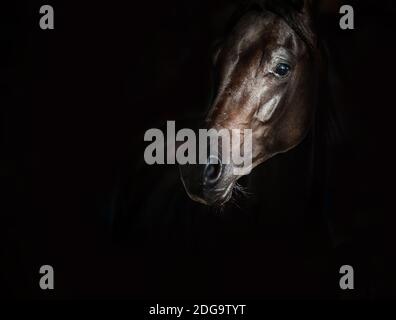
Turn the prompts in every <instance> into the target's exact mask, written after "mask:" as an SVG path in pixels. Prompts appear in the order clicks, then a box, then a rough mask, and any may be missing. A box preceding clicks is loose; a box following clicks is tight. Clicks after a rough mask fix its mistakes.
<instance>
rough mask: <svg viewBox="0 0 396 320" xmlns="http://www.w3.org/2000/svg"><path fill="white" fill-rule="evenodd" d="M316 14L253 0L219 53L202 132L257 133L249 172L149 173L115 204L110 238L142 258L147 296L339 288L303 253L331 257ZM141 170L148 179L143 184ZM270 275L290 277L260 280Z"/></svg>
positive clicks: (195, 169) (329, 127) (324, 75)
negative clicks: (240, 130)
mask: <svg viewBox="0 0 396 320" xmlns="http://www.w3.org/2000/svg"><path fill="white" fill-rule="evenodd" d="M315 10H316V9H315V2H314V1H309V0H301V1H291V0H289V1H286V0H285V1H264V0H262V1H251V2H249V3H248V4H247V5H246V6H245V5H244V6H243V7H242V8H240V9H238V10H237V12H236V14H235V16H234V17H232V19H231V22H230V25H229V28H227V32H226V35H225V37H224V39H223V40H222V41H220V42H219V44H218V46H217V47H216V49H215V50H214V54H213V62H214V81H213V82H214V85H215V86H214V94H213V99H212V103H211V106H210V108H209V110H208V111H207V112H206V116H205V117H204V121H203V126H204V127H205V128H209V129H210V128H215V129H221V128H225V129H227V130H231V129H234V128H237V129H244V128H251V129H252V133H253V148H252V159H253V167H254V169H253V170H252V172H251V173H250V174H249V175H244V176H237V175H233V174H231V172H232V170H231V168H232V166H233V164H232V163H230V164H223V163H220V162H218V163H217V164H213V163H211V162H209V161H208V163H207V164H206V165H183V166H179V168H178V167H177V166H165V168H166V169H164V167H161V166H150V167H147V166H145V167H144V169H141V168H139V169H135V170H134V171H133V172H132V173H130V175H129V176H128V177H127V178H126V179H125V182H124V183H122V185H121V187H119V189H118V192H117V193H116V195H115V197H114V200H113V201H112V203H113V204H112V208H111V212H112V214H111V217H112V221H113V223H112V227H113V229H112V232H113V236H114V241H115V242H116V243H119V244H120V243H121V244H123V245H127V246H128V248H129V249H128V250H134V252H135V254H137V252H138V253H139V254H137V255H138V256H139V255H140V256H141V257H144V259H143V260H145V261H146V263H145V268H147V269H146V273H149V274H150V277H149V278H150V281H149V284H146V286H145V288H144V289H142V290H143V291H144V292H146V293H147V295H149V296H151V295H155V296H158V295H161V293H162V292H164V291H161V290H163V288H165V287H167V288H170V289H169V290H170V291H169V290H168V291H166V293H164V296H166V297H167V298H169V297H171V296H176V297H180V296H186V295H188V296H193V297H203V296H204V297H210V296H214V297H218V296H222V297H224V294H226V295H227V296H228V295H229V296H233V297H235V296H238V297H240V296H244V297H246V296H257V294H260V296H262V293H261V290H262V288H263V287H264V285H265V288H266V290H267V291H266V292H267V294H269V292H271V296H272V297H273V296H277V295H282V296H283V295H287V296H289V295H294V294H295V292H296V291H294V290H296V288H297V287H299V288H305V289H303V290H306V291H307V294H310V293H311V291H313V292H317V291H319V292H322V291H323V288H324V287H326V286H329V287H332V284H329V283H328V281H330V280H323V279H328V278H329V277H326V276H320V273H317V276H318V278H315V279H314V280H312V281H311V283H313V286H315V285H316V283H317V285H318V286H320V288H315V287H314V288H310V287H309V286H308V285H307V283H306V282H305V280H304V279H306V277H308V275H307V273H310V272H311V271H312V270H313V266H312V265H310V264H309V263H308V265H307V262H306V259H305V258H306V257H312V255H313V256H315V257H317V256H318V252H320V255H319V256H320V259H330V258H329V257H327V256H326V255H325V254H324V253H323V252H326V250H327V249H328V248H329V247H331V245H332V242H334V239H332V234H331V233H332V228H331V222H330V221H329V218H328V216H327V215H326V214H327V213H328V212H327V211H329V210H328V209H329V208H328V207H326V201H325V200H326V199H325V198H326V177H327V173H326V169H327V167H328V159H329V154H330V153H329V150H330V149H331V145H332V141H333V140H334V139H335V138H334V137H335V136H337V135H336V134H335V132H336V131H337V126H338V124H337V117H336V114H335V112H334V109H333V108H332V103H331V98H332V93H331V92H330V85H329V79H328V77H329V74H328V64H327V57H326V49H325V46H324V45H323V44H322V43H321V41H320V38H319V36H318V33H317V30H316V21H315ZM201 125H202V122H200V120H196V121H195V122H194V123H192V124H191V126H198V127H199V126H201ZM241 144H243V139H242V140H241ZM211 156H213V155H211ZM216 156H218V155H216ZM218 159H219V160H220V157H219V158H218ZM142 172H145V173H144V174H143V173H142ZM146 173H147V174H146ZM138 175H141V176H144V179H141V181H139V182H137V181H136V177H137V176H138ZM131 248H132V249H131ZM181 252H182V254H181ZM259 252H265V254H264V256H263V255H262V254H258V253H259ZM285 252H286V253H288V254H283V253H285ZM323 255H324V256H325V257H323ZM268 259H269V260H270V261H276V264H275V265H272V264H268ZM318 259H319V258H318ZM308 260H309V259H308ZM330 260H331V259H330ZM330 260H329V261H328V262H325V263H324V265H325V266H326V267H324V268H325V269H326V268H327V267H328V266H329V268H330V266H331V265H332V261H330ZM147 261H149V262H147ZM296 261H297V262H296ZM158 263H160V264H161V268H160V269H159V268H157V267H156V265H157V264H158ZM299 263H301V264H299ZM291 264H294V265H295V268H294V269H293V270H291V269H288V268H287V266H289V265H291ZM191 270H199V272H198V271H191ZM327 271H328V270H327V269H326V270H325V271H323V272H327ZM274 272H281V273H282V274H283V278H282V279H281V280H280V279H279V278H277V280H275V279H274V280H273V281H272V280H270V279H268V278H265V277H264V275H265V274H266V273H267V274H271V273H274ZM315 272H316V271H315ZM315 272H314V274H315ZM191 273H193V274H194V276H191ZM236 273H239V274H242V275H243V276H241V277H239V278H235V274H236ZM189 275H190V276H189ZM230 277H231V278H232V281H231V282H230V281H229V279H230ZM330 278H331V277H330ZM183 279H184V280H183ZM187 280H188V281H187ZM323 281H325V282H326V283H325V284H323ZM158 283H161V285H158ZM319 283H320V285H319ZM307 286H308V288H307ZM290 288H293V289H290ZM289 289H290V290H291V291H287V290H289ZM145 290H146V291H145ZM310 290H311V291H310ZM153 292H154V293H153ZM181 292H182V293H181ZM172 293H173V294H174V295H172ZM156 294H157V295H156ZM233 294H235V295H233Z"/></svg>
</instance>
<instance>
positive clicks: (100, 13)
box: [0, 1, 396, 298]
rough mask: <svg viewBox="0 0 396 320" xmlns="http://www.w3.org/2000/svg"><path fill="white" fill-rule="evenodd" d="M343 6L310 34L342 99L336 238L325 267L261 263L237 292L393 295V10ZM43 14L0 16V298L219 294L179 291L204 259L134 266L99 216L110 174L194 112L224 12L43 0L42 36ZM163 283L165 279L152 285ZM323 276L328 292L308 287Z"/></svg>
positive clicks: (16, 7)
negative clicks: (184, 265)
mask: <svg viewBox="0 0 396 320" xmlns="http://www.w3.org/2000/svg"><path fill="white" fill-rule="evenodd" d="M349 3H350V4H352V5H353V6H354V8H355V27H356V29H355V30H353V31H350V30H347V31H341V30H340V28H339V26H338V21H339V15H338V13H337V10H338V9H337V8H338V6H339V5H337V4H335V5H331V1H330V5H329V6H328V7H326V8H327V9H326V10H327V11H326V10H325V14H324V16H323V17H322V21H321V27H322V28H323V32H324V33H325V35H326V37H327V40H328V43H329V46H330V51H331V52H332V55H333V59H334V65H335V67H336V70H337V73H338V77H339V78H340V79H341V80H342V81H341V83H342V84H341V85H340V86H341V87H342V88H341V89H344V93H343V95H342V96H341V98H340V100H341V102H340V104H339V111H340V112H341V113H342V118H343V121H344V124H345V126H346V128H347V129H346V135H347V139H346V143H345V145H346V147H345V150H346V151H345V158H343V157H342V156H341V157H339V158H340V159H341V162H340V165H339V166H338V168H339V171H338V172H337V175H338V176H339V177H341V178H340V179H339V180H336V181H338V182H339V184H338V185H337V189H338V190H339V193H340V194H341V196H340V197H339V199H341V200H339V201H340V203H339V204H338V207H340V208H342V212H341V213H340V215H339V216H341V218H339V219H341V220H342V219H345V220H348V226H349V227H348V228H349V229H348V232H347V233H349V234H350V237H351V238H350V242H348V245H347V246H346V247H342V248H341V249H337V250H334V251H333V252H332V253H331V254H332V255H334V256H336V259H335V261H336V262H334V261H333V260H332V261H333V262H332V263H333V264H330V265H329V264H328V261H329V260H328V259H325V258H324V259H323V260H321V258H320V257H319V259H318V260H316V261H315V262H313V263H311V262H310V261H308V262H307V265H309V267H308V268H305V269H304V266H301V265H286V266H282V267H279V265H278V264H277V263H276V262H273V261H268V262H266V263H267V265H270V266H269V267H268V268H267V269H266V270H265V272H268V273H269V274H267V280H266V281H267V283H268V287H267V288H265V287H264V288H263V292H260V291H259V290H253V291H252V292H249V283H250V282H249V281H251V282H254V275H252V276H251V278H249V281H247V283H248V284H245V285H246V287H247V289H246V288H245V289H246V290H245V291H243V293H242V291H241V292H240V296H242V297H250V296H254V297H301V296H302V297H344V298H349V297H352V298H369V297H373V298H381V297H394V296H395V290H396V282H395V281H396V277H395V276H394V270H395V265H394V262H393V259H392V258H393V255H394V246H393V244H394V240H395V239H394V236H393V235H394V227H395V225H394V222H395V218H394V215H395V210H394V205H393V203H392V202H393V201H392V200H393V197H394V194H393V189H394V186H393V179H392V173H393V172H392V171H393V170H392V169H393V166H394V162H393V161H392V156H393V153H394V152H393V149H394V146H395V143H394V140H393V138H394V133H393V130H394V124H393V122H394V118H393V115H394V114H395V113H394V111H393V109H394V107H395V105H394V93H395V89H394V75H395V73H394V71H395V66H394V65H395V63H394V57H395V51H396V50H395V48H396V46H395V44H394V39H395V36H394V30H395V20H396V19H395V18H396V14H395V12H396V11H395V10H396V7H395V5H394V3H393V2H392V1H364V2H363V1H351V2H349ZM43 4H44V3H41V2H40V1H29V2H28V3H23V2H18V1H17V2H15V3H14V4H12V5H11V4H8V5H6V6H3V5H1V12H2V13H3V15H4V19H2V27H1V34H2V40H1V42H2V44H1V46H2V48H3V49H2V51H3V52H6V56H5V57H4V58H2V60H1V70H2V71H1V87H2V92H3V93H2V96H1V117H2V134H1V150H2V151H1V168H0V169H1V185H2V189H3V190H2V197H1V199H2V200H1V212H0V215H1V222H0V226H1V227H0V230H1V235H0V237H1V238H0V239H1V256H0V257H1V262H0V263H1V266H0V268H1V269H0V270H1V278H0V279H1V283H0V292H1V294H2V295H4V296H9V297H10V296H11V297H36V298H59V297H185V296H187V297H190V296H191V297H201V298H202V297H210V296H211V295H213V296H214V297H227V295H224V294H225V292H227V290H226V289H224V290H221V289H220V290H219V291H215V292H214V293H213V292H211V286H210V285H207V286H206V287H205V289H202V288H201V289H200V290H199V289H196V290H195V289H194V288H190V287H188V284H185V283H184V282H186V281H187V282H188V279H190V280H191V279H201V277H202V279H203V278H204V277H205V272H203V271H202V270H210V267H211V266H210V262H208V261H210V259H208V260H204V262H202V263H201V265H195V268H193V269H189V271H188V272H186V274H183V276H180V277H178V276H177V272H175V271H172V270H168V271H167V269H166V267H164V266H163V265H162V263H163V261H165V260H166V259H171V258H170V257H169V256H168V257H164V256H160V257H158V258H155V257H151V259H150V260H147V259H146V258H147V256H149V255H151V254H153V255H155V254H156V252H155V251H153V252H152V253H147V252H146V253H145V254H144V255H140V254H137V253H136V252H134V251H133V250H130V249H128V247H124V246H122V245H118V244H113V242H112V237H111V232H110V230H109V229H110V227H109V221H108V219H109V215H108V214H107V211H106V210H108V208H109V203H111V201H112V195H113V189H114V185H116V184H117V179H118V177H119V176H120V175H122V172H123V169H124V168H125V167H128V165H129V161H131V162H133V161H132V160H131V159H135V158H139V157H141V156H142V154H141V149H140V148H139V147H138V146H139V145H140V144H142V141H143V133H144V130H146V129H148V128H151V127H155V126H158V125H161V124H163V123H164V121H166V120H174V119H178V118H180V117H181V115H186V113H188V114H195V113H197V112H199V111H200V110H202V109H203V108H204V107H205V105H206V103H207V99H208V91H209V84H208V83H209V81H208V79H209V70H210V52H211V47H212V44H213V41H214V40H216V37H217V36H218V35H219V34H220V33H221V30H222V26H223V25H224V22H225V20H226V17H227V14H228V12H230V11H232V10H233V8H234V6H233V2H230V1H146V2H140V1H139V2H135V1H129V2H121V1H112V2H108V3H98V2H94V1H91V2H89V1H86V2H84V3H82V2H81V1H62V2H56V3H55V2H54V3H52V2H51V3H48V4H51V5H53V6H54V10H55V30H41V29H40V28H39V24H38V21H39V18H40V15H39V8H40V6H41V5H43ZM344 213H345V217H344V215H343V214H344ZM285 241H286V240H285ZM286 242H287V241H286ZM283 248H284V247H283V245H279V248H276V247H275V248H273V250H274V251H276V250H277V249H279V250H282V249H283ZM257 254H261V253H257ZM285 254H286V255H287V254H288V253H285ZM143 259H146V261H143ZM176 259H179V260H180V261H182V260H183V254H182V255H181V256H179V257H178V258H176ZM179 260H177V261H176V262H175V265H176V264H177V263H179V262H180V261H179ZM147 261H149V262H147ZM285 261H289V262H290V261H293V260H292V259H291V260H287V259H285ZM338 262H339V263H338ZM151 263H154V265H149V264H151ZM164 263H165V262H164ZM354 263H355V264H354ZM43 264H50V265H52V266H53V267H54V269H55V274H56V277H55V288H56V290H54V291H48V292H44V291H42V290H40V289H39V286H38V281H39V278H40V275H39V273H38V270H39V268H40V266H41V265H43ZM340 264H353V265H357V266H358V267H357V268H356V274H357V275H356V277H357V280H356V287H357V288H356V290H355V291H354V292H352V293H345V292H340V290H338V289H336V288H337V287H338V278H339V274H338V268H339V265H340ZM148 265H149V266H148ZM360 266H361V268H360V269H359V267H360ZM172 267H173V265H172V264H170V265H168V268H172ZM160 269H161V271H158V270H160ZM317 269H319V270H321V269H326V270H327V271H326V272H325V273H322V272H320V271H318V272H317V273H315V271H313V270H317ZM252 270H255V271H252V273H253V274H255V272H256V273H257V272H258V271H257V268H255V267H252ZM263 272H264V271H263ZM202 273H204V274H203V275H202ZM209 273H210V272H209ZM161 274H162V275H163V277H167V275H169V274H173V276H169V277H170V279H171V280H169V279H168V280H166V281H165V280H164V281H163V282H156V281H154V280H153V279H156V280H158V279H162V278H161V277H162V276H161ZM310 274H314V275H313V276H312V278H309V275H310ZM329 275H330V276H329ZM327 276H329V278H328V279H326V280H325V282H328V283H330V285H329V286H330V287H331V290H330V291H328V288H326V289H324V288H321V287H320V285H319V284H316V282H317V279H320V278H321V277H327ZM282 277H283V278H284V281H281V283H282V285H281V286H280V288H277V287H276V284H277V281H278V280H277V279H279V278H282ZM240 278H241V277H240V276H239V275H238V274H229V275H228V278H227V279H228V281H229V283H233V282H235V283H238V281H240V282H243V281H242V280H240ZM297 278H298V280H297ZM238 279H239V280H238ZM212 280H213V281H215V280H214V279H212ZM199 281H200V280H194V281H193V283H198V282H199ZM288 281H289V282H288ZM264 283H265V281H264ZM287 283H289V285H287ZM319 283H320V282H319ZM359 284H361V285H359ZM219 286H220V287H221V285H219ZM187 287H188V288H189V289H186V288H187ZM226 287H227V288H228V287H229V285H228V286H226ZM236 288H238V285H237V284H236ZM337 290H338V291H337ZM235 292H237V293H236V294H234V295H231V296H233V297H234V296H238V289H235Z"/></svg>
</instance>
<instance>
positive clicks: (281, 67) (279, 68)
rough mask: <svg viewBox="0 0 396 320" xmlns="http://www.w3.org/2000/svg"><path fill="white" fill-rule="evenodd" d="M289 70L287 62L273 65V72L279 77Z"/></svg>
mask: <svg viewBox="0 0 396 320" xmlns="http://www.w3.org/2000/svg"><path fill="white" fill-rule="evenodd" d="M290 70H291V67H290V66H289V65H288V64H287V63H278V64H277V65H276V67H275V71H274V72H275V73H276V74H277V75H278V76H280V77H286V76H287V75H288V74H289V72H290Z"/></svg>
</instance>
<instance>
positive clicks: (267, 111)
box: [254, 94, 280, 122]
mask: <svg viewBox="0 0 396 320" xmlns="http://www.w3.org/2000/svg"><path fill="white" fill-rule="evenodd" d="M279 101H280V94H276V95H274V96H273V97H272V98H271V99H270V100H269V101H268V102H267V103H265V104H263V105H262V106H260V107H259V109H258V110H257V112H256V114H255V115H254V117H255V118H256V119H258V120H260V121H261V122H265V121H268V120H269V119H270V118H271V116H272V114H273V113H274V111H275V109H276V107H277V105H278V103H279Z"/></svg>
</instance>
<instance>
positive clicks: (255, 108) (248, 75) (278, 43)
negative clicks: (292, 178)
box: [180, 1, 326, 205]
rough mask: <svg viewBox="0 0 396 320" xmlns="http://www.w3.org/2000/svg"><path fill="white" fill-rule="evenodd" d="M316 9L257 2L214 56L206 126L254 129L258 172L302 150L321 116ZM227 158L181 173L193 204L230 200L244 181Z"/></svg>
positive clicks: (295, 3) (321, 62)
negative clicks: (277, 158) (272, 160)
mask: <svg viewBox="0 0 396 320" xmlns="http://www.w3.org/2000/svg"><path fill="white" fill-rule="evenodd" d="M314 10H315V8H314V2H313V1H289V2H287V1H286V2H283V3H282V1H256V2H253V3H252V4H249V6H248V7H247V8H246V9H245V10H242V13H241V16H240V17H239V18H238V19H237V23H236V24H235V25H234V27H233V28H232V30H231V32H230V33H229V34H228V35H227V36H226V37H225V39H223V41H221V44H220V45H218V47H217V49H216V51H215V53H214V56H213V60H214V68H215V73H216V75H215V76H216V80H215V87H216V89H215V92H216V93H215V95H214V99H213V102H212V104H211V107H210V108H209V112H208V113H207V116H206V118H205V120H204V125H205V128H207V129H209V130H210V129H215V130H218V131H220V130H224V129H225V130H229V131H232V130H233V129H238V130H244V129H251V130H252V134H253V141H252V142H253V147H252V150H251V151H250V153H251V154H250V156H251V158H252V162H253V164H252V168H254V167H256V166H258V165H260V164H262V163H264V162H266V161H267V160H268V159H270V158H272V157H273V156H275V155H277V154H279V153H284V152H287V151H289V150H291V149H293V148H294V147H296V146H297V145H299V144H300V143H301V142H302V141H303V140H304V138H305V137H306V136H307V134H308V132H309V130H310V128H311V127H312V126H313V125H314V122H315V114H317V113H319V112H320V111H321V110H317V108H316V107H317V104H318V96H319V86H320V84H321V83H323V82H324V80H323V79H324V73H325V68H326V67H325V60H324V53H323V50H322V48H321V47H320V42H319V40H318V36H317V32H316V30H315V21H314ZM321 108H324V106H321ZM239 140H240V145H239V146H236V145H235V144H233V145H232V146H231V152H232V148H235V147H240V148H242V146H243V145H244V136H243V135H242V134H241V138H240V139H239ZM221 157H222V151H221V150H219V152H215V153H213V154H209V156H208V160H207V162H206V165H204V166H202V165H182V166H181V167H180V169H181V178H182V181H183V184H184V186H185V189H186V191H187V194H188V195H189V196H190V198H191V199H193V200H195V201H199V202H201V203H204V204H207V205H222V204H224V203H226V202H227V201H229V200H230V198H231V196H232V193H233V190H234V189H235V188H238V187H236V186H237V181H238V179H239V178H240V177H241V176H242V175H237V174H233V169H235V167H236V165H235V163H233V162H231V163H228V164H223V163H222V162H221ZM213 158H215V161H213ZM209 159H210V160H209ZM214 162H215V163H214Z"/></svg>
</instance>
